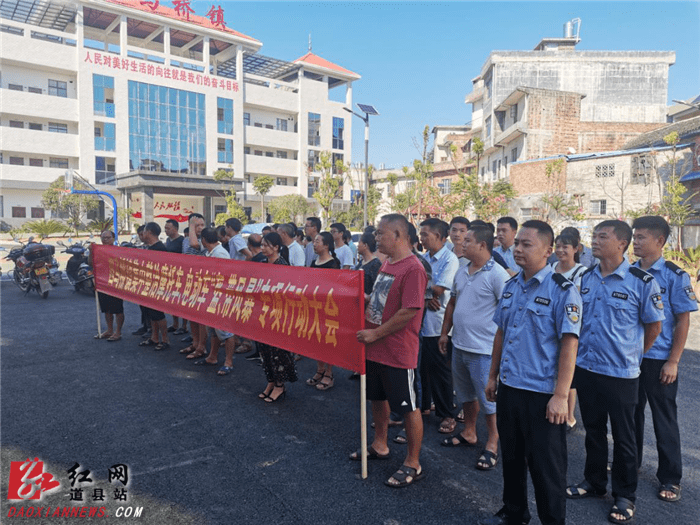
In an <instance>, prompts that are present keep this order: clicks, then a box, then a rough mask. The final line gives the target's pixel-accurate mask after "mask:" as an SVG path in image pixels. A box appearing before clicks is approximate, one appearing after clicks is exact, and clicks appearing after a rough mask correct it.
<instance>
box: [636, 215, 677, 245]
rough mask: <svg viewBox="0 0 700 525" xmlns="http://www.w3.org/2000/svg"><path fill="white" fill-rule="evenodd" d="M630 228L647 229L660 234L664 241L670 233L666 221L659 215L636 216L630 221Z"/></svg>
mask: <svg viewBox="0 0 700 525" xmlns="http://www.w3.org/2000/svg"><path fill="white" fill-rule="evenodd" d="M632 228H633V229H635V230H649V231H650V232H652V233H653V234H654V235H661V236H662V237H663V238H664V243H666V241H667V240H668V237H669V236H670V235H671V227H670V226H669V225H668V222H666V219H664V218H663V217H660V216H659V215H645V216H644V217H638V218H636V219H635V220H634V222H633V223H632Z"/></svg>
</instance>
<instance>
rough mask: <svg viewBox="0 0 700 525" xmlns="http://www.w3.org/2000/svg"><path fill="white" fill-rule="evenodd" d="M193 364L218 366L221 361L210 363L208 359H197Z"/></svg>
mask: <svg viewBox="0 0 700 525" xmlns="http://www.w3.org/2000/svg"><path fill="white" fill-rule="evenodd" d="M192 364H193V365H197V366H203V365H210V366H216V365H218V364H219V363H218V362H216V363H210V362H209V361H207V360H206V359H200V360H199V361H195V362H194V363H192Z"/></svg>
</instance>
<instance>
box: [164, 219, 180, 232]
mask: <svg viewBox="0 0 700 525" xmlns="http://www.w3.org/2000/svg"><path fill="white" fill-rule="evenodd" d="M165 224H170V225H171V226H175V229H176V230H179V229H180V224H179V223H178V222H177V221H176V220H175V219H168V220H167V221H165Z"/></svg>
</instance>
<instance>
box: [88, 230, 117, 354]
mask: <svg viewBox="0 0 700 525" xmlns="http://www.w3.org/2000/svg"><path fill="white" fill-rule="evenodd" d="M100 240H101V241H102V244H106V245H108V246H114V232H111V231H109V230H105V231H103V232H102V233H101V234H100ZM97 296H98V298H99V301H100V311H101V312H103V313H104V314H105V322H106V323H107V330H106V331H104V332H102V333H101V334H100V335H96V336H95V339H107V341H108V342H110V343H113V342H115V341H119V340H120V339H121V338H122V326H124V301H122V300H121V299H119V297H112V296H111V295H107V294H106V293H102V292H97ZM115 318H116V321H117V327H116V330H115V329H114V320H115Z"/></svg>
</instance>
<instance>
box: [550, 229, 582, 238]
mask: <svg viewBox="0 0 700 525" xmlns="http://www.w3.org/2000/svg"><path fill="white" fill-rule="evenodd" d="M561 235H567V236H569V237H576V238H577V239H578V240H579V241H580V240H581V232H579V231H578V228H574V227H573V226H567V227H566V228H564V229H563V230H562V231H561ZM554 242H557V241H556V240H555V241H554Z"/></svg>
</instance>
